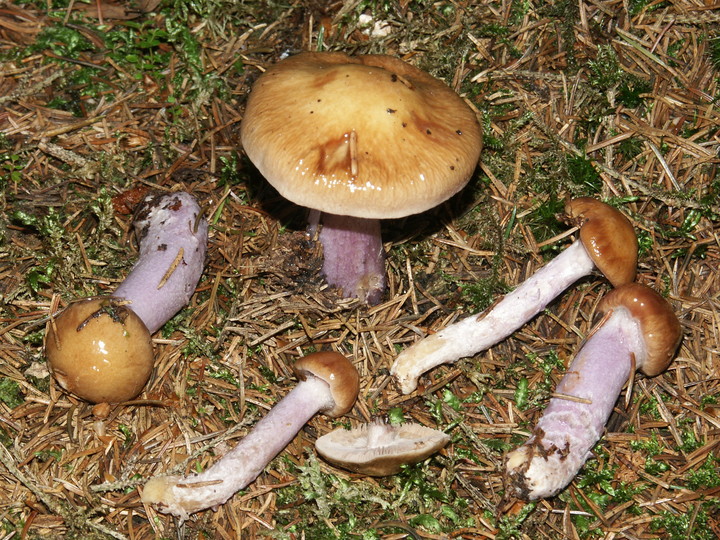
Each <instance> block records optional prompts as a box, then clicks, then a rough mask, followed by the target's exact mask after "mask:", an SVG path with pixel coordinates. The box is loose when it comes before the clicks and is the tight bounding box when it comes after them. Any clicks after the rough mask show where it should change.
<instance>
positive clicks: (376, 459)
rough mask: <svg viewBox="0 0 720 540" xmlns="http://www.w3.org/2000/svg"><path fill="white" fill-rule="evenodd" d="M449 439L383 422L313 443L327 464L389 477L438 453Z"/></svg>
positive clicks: (421, 428) (332, 434)
mask: <svg viewBox="0 0 720 540" xmlns="http://www.w3.org/2000/svg"><path fill="white" fill-rule="evenodd" d="M449 441H450V436H449V435H447V434H446V433H443V432H442V431H438V430H437V429H432V428H429V427H425V426H422V425H420V424H414V423H404V424H396V425H391V424H388V423H386V422H383V421H382V420H375V421H373V422H370V423H368V424H362V425H360V426H359V427H356V428H353V429H345V428H338V429H336V430H334V431H331V432H330V433H328V434H327V435H323V436H322V437H320V438H319V439H318V440H317V441H315V450H317V452H318V454H320V455H321V456H322V457H323V458H324V459H325V460H326V461H329V462H330V463H332V464H333V465H336V466H338V467H341V468H343V469H348V470H350V471H353V472H356V473H360V474H366V475H368V476H390V475H392V474H396V473H398V472H399V471H400V468H401V467H402V466H403V465H412V464H414V463H419V462H421V461H423V460H424V459H426V458H428V457H430V456H431V455H432V454H434V453H435V452H437V451H438V450H440V449H441V448H442V447H443V446H445V445H446V444H447V443H448V442H449Z"/></svg>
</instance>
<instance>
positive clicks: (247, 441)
mask: <svg viewBox="0 0 720 540" xmlns="http://www.w3.org/2000/svg"><path fill="white" fill-rule="evenodd" d="M294 369H295V373H296V375H297V377H298V378H299V379H300V382H299V383H298V385H297V386H296V387H295V388H293V389H292V390H291V391H290V392H289V393H288V394H287V395H286V396H285V397H284V398H283V399H282V400H280V402H279V403H278V404H277V405H275V406H274V407H273V408H272V409H271V410H270V412H269V413H268V414H267V415H266V416H265V417H264V418H263V419H262V420H260V421H259V422H258V423H257V424H255V427H254V428H253V429H252V431H250V433H248V434H247V435H246V436H245V437H244V438H243V439H242V440H241V441H240V442H239V443H238V444H237V446H235V448H233V449H232V450H230V451H229V452H228V453H227V454H225V455H224V456H223V457H222V458H220V460H218V461H217V462H215V464H214V465H213V466H212V467H210V468H209V469H207V470H206V471H205V472H203V473H201V474H193V475H190V476H185V477H180V476H156V477H155V478H151V479H150V480H149V481H148V482H147V483H146V484H145V487H144V488H143V491H142V501H143V502H144V503H145V504H152V505H154V506H155V507H156V508H157V509H158V510H159V511H160V512H164V513H167V514H173V515H175V516H177V517H179V518H180V519H183V520H184V519H187V518H188V516H189V515H190V514H193V513H195V512H200V511H201V510H205V509H207V508H217V507H218V506H219V505H221V504H224V503H225V502H226V501H227V500H228V499H229V498H230V497H232V496H233V495H234V494H235V492H237V491H238V490H240V489H243V488H244V487H246V486H247V485H248V484H250V482H252V481H253V480H255V478H257V476H258V475H259V474H260V473H261V472H262V471H263V469H264V468H265V467H266V466H267V464H268V463H270V461H271V460H272V459H273V458H274V457H275V456H276V455H278V454H279V453H280V452H281V451H282V450H283V448H285V447H286V446H287V445H288V444H289V443H290V441H292V440H293V438H295V435H297V433H298V432H299V431H300V429H301V428H302V427H303V426H304V425H305V424H306V423H307V421H308V420H310V418H312V417H313V416H314V415H315V414H317V413H318V412H322V413H324V414H326V415H328V416H332V417H337V416H341V415H343V414H345V413H347V412H348V411H349V410H350V409H351V408H352V406H353V404H354V403H355V400H356V399H357V395H358V391H359V386H360V384H359V376H358V372H357V370H356V369H355V367H354V366H353V365H352V364H351V363H350V361H349V360H348V359H347V358H345V357H344V356H343V355H341V354H339V353H336V352H319V353H312V354H309V355H307V356H305V357H303V358H301V359H300V360H298V361H297V363H296V364H295V366H294Z"/></svg>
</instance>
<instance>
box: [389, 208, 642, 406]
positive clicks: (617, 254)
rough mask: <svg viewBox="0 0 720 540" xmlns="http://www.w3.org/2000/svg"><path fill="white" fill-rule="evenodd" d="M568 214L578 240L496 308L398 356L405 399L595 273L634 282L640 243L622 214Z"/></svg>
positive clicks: (394, 369)
mask: <svg viewBox="0 0 720 540" xmlns="http://www.w3.org/2000/svg"><path fill="white" fill-rule="evenodd" d="M566 214H567V217H568V218H569V221H572V222H575V223H577V224H578V225H579V226H580V239H579V240H576V241H575V242H573V243H572V245H570V246H569V247H568V248H567V249H565V250H564V251H563V252H562V253H560V254H559V255H558V256H557V257H555V258H554V259H552V260H551V261H550V262H549V263H547V264H546V265H545V266H543V267H542V268H540V270H538V271H537V272H535V273H534V274H533V275H532V276H530V277H529V278H527V279H526V280H525V281H524V282H522V283H521V284H520V285H518V286H517V288H516V289H515V290H514V291H512V292H511V293H508V294H507V295H505V296H504V297H503V298H502V299H501V300H500V301H499V302H497V303H496V304H495V305H493V306H492V307H490V308H488V309H487V310H485V311H483V312H482V313H480V314H479V315H473V316H471V317H467V318H465V319H462V320H460V321H458V322H456V323H454V324H451V325H450V326H447V327H445V328H443V329H442V330H440V331H439V332H437V333H436V334H431V335H429V336H427V337H425V338H423V339H421V340H420V341H418V342H417V343H415V344H413V345H411V346H410V347H408V348H407V349H405V350H404V351H402V352H401V353H400V354H399V355H398V357H397V358H396V359H395V362H394V363H393V365H392V367H391V369H390V373H391V374H392V376H393V377H395V380H396V381H397V383H398V386H400V389H401V391H402V392H403V393H404V394H409V393H411V392H413V391H414V390H415V388H417V383H418V379H419V378H420V376H421V375H422V374H423V373H425V372H427V371H429V370H430V369H432V368H434V367H436V366H439V365H441V364H448V363H452V362H455V361H457V360H458V359H460V358H463V357H466V356H472V355H474V354H477V353H479V352H480V351H483V350H485V349H487V348H488V347H492V346H493V345H495V344H496V343H499V342H500V341H502V340H503V339H505V338H507V337H508V336H510V335H511V334H512V333H513V332H514V331H515V330H517V329H518V328H520V327H521V326H522V325H524V324H525V323H527V322H528V321H530V320H531V319H532V318H533V317H535V316H536V315H537V314H538V313H540V312H541V311H542V310H543V309H545V307H546V306H547V305H548V304H549V303H550V302H552V300H554V299H555V298H557V297H558V296H559V295H560V294H562V292H563V291H564V290H565V289H566V288H567V287H569V286H570V285H571V284H572V283H574V282H575V281H577V280H578V279H580V278H581V277H583V276H587V275H588V274H590V273H591V272H592V271H593V269H595V268H597V269H599V270H600V271H601V272H603V274H605V276H606V277H607V279H608V280H609V281H610V282H611V283H612V284H613V285H615V286H616V287H617V286H619V285H622V284H624V283H629V282H631V281H632V280H633V279H635V273H636V267H637V246H638V244H637V238H636V236H635V232H634V231H633V227H632V224H631V223H630V221H629V220H628V219H627V218H626V217H625V216H624V215H623V214H622V213H620V211H619V210H617V209H615V208H613V207H612V206H609V205H607V204H605V203H603V202H601V201H597V200H595V199H590V198H587V197H582V198H579V199H573V200H571V201H569V202H568V203H567V205H566Z"/></svg>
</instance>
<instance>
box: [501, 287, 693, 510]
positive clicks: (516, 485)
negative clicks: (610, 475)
mask: <svg viewBox="0 0 720 540" xmlns="http://www.w3.org/2000/svg"><path fill="white" fill-rule="evenodd" d="M598 309H599V311H600V313H604V315H605V316H604V318H603V319H602V320H601V321H600V322H599V323H598V324H597V325H596V326H595V327H594V328H593V330H592V331H591V335H590V337H588V339H587V341H586V342H585V344H584V345H583V346H582V348H581V349H580V351H579V352H578V353H577V355H576V356H575V358H574V360H573V361H572V363H571V364H570V367H569V368H568V370H567V372H566V373H565V375H564V377H563V378H562V380H561V381H560V384H559V385H558V386H557V389H556V393H555V396H554V397H553V398H552V399H551V400H550V402H549V404H548V406H547V408H546V409H545V411H543V415H542V417H541V418H540V420H539V421H538V423H537V425H536V426H535V428H534V429H533V432H532V435H531V437H530V438H529V440H528V441H527V442H526V443H525V444H523V445H522V446H520V447H519V448H517V449H516V450H514V451H512V452H510V454H508V456H507V460H506V469H505V477H506V480H507V484H508V493H509V494H510V495H513V496H516V497H519V498H522V499H526V500H535V499H540V498H545V497H552V496H553V495H556V494H557V493H558V492H559V491H560V490H562V489H563V488H564V487H565V486H567V485H568V484H569V483H570V482H571V481H572V479H573V478H574V477H575V475H576V474H577V473H578V471H579V470H580V469H581V468H582V466H583V465H584V464H585V461H587V459H588V458H589V457H590V456H591V454H592V448H593V446H594V445H595V443H597V442H598V441H599V440H600V437H601V436H602V434H603V430H604V428H605V424H606V423H607V420H608V418H609V417H610V414H611V413H612V411H613V407H614V405H615V402H616V401H617V399H618V396H620V392H621V391H622V388H623V386H624V384H625V383H626V382H628V381H630V380H632V379H631V378H632V377H633V376H634V374H635V370H636V369H639V370H641V371H642V372H644V373H645V374H646V375H649V376H654V375H657V374H659V373H661V372H662V371H664V370H665V369H666V368H667V366H668V365H669V364H670V362H671V360H672V358H673V356H674V354H675V350H676V349H677V346H678V344H679V342H680V339H681V335H682V333H681V328H680V322H679V321H678V319H677V317H676V316H675V314H674V313H673V312H672V309H671V307H670V305H669V304H668V303H667V302H666V301H665V300H664V299H663V298H662V297H661V296H660V295H658V294H657V293H656V292H655V291H653V290H652V289H649V288H648V287H645V286H644V285H639V284H637V283H631V284H627V285H624V286H622V287H620V288H617V289H615V290H613V291H612V292H610V293H608V294H607V295H606V296H605V298H604V299H603V300H602V301H601V303H600V305H599V307H598Z"/></svg>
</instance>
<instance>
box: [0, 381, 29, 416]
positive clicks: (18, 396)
mask: <svg viewBox="0 0 720 540" xmlns="http://www.w3.org/2000/svg"><path fill="white" fill-rule="evenodd" d="M0 401H2V402H3V403H4V404H5V405H7V406H8V407H9V408H11V409H14V408H15V407H18V406H20V405H22V404H23V403H24V401H25V400H24V399H23V395H22V392H21V391H20V385H19V384H18V383H17V382H15V381H14V380H12V379H10V378H8V377H2V378H0Z"/></svg>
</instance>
